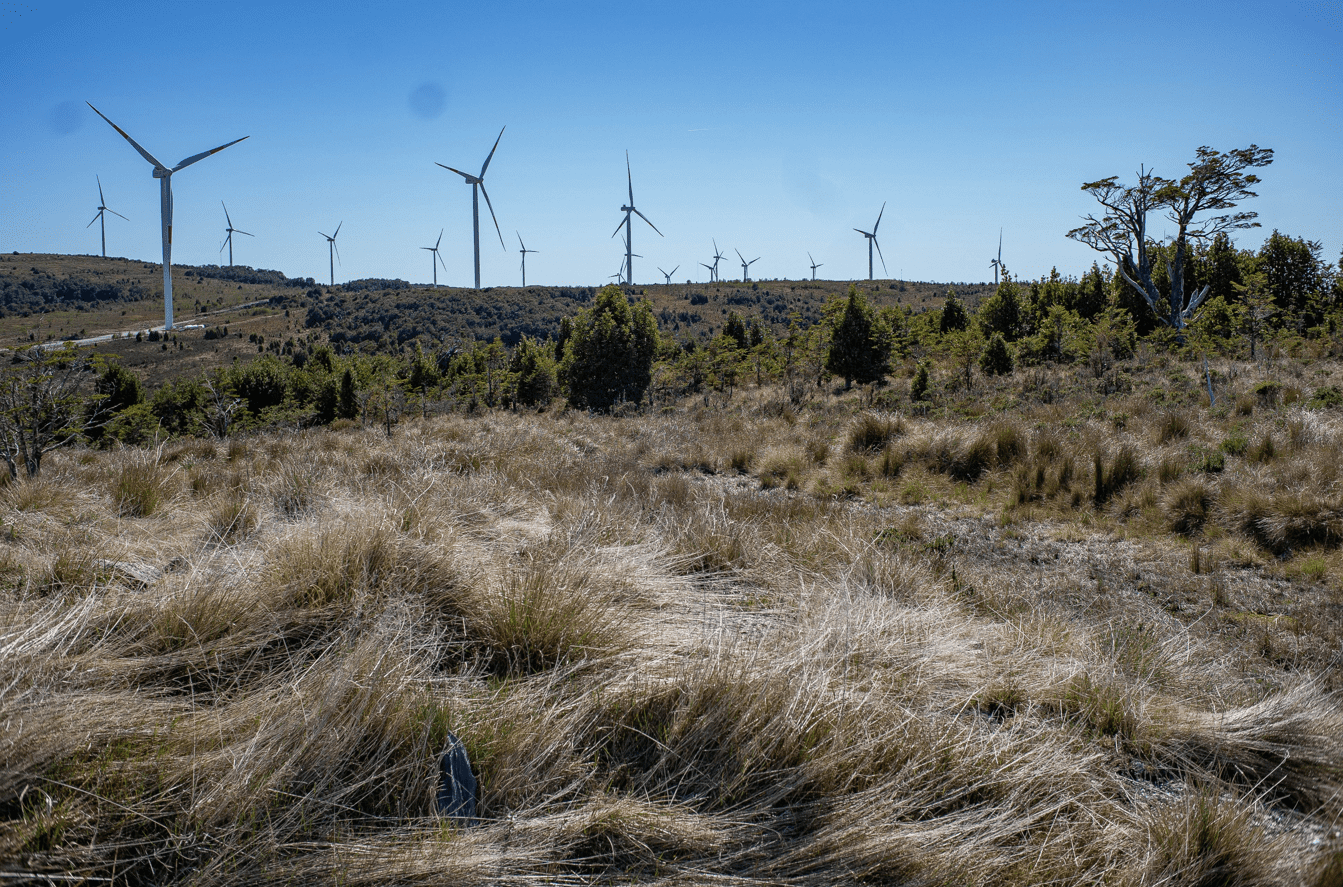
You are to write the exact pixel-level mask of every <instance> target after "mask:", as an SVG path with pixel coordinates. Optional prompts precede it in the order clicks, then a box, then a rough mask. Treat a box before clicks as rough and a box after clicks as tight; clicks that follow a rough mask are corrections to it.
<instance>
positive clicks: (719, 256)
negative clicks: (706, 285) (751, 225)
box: [710, 240, 727, 281]
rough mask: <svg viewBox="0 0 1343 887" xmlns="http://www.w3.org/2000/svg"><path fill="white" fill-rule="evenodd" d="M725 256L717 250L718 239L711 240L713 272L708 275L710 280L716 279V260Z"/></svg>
mask: <svg viewBox="0 0 1343 887" xmlns="http://www.w3.org/2000/svg"><path fill="white" fill-rule="evenodd" d="M726 258H727V256H725V255H723V254H722V253H721V252H719V251H718V241H717V240H715V241H714V242H713V269H712V270H713V274H712V275H711V277H710V279H711V280H714V281H716V280H718V262H719V260H720V259H726Z"/></svg>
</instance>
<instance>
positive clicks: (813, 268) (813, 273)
mask: <svg viewBox="0 0 1343 887" xmlns="http://www.w3.org/2000/svg"><path fill="white" fill-rule="evenodd" d="M807 258H808V259H811V279H812V280H815V279H816V269H817V268H820V267H821V266H823V265H824V264H825V262H817V261H816V260H815V259H812V258H811V253H807Z"/></svg>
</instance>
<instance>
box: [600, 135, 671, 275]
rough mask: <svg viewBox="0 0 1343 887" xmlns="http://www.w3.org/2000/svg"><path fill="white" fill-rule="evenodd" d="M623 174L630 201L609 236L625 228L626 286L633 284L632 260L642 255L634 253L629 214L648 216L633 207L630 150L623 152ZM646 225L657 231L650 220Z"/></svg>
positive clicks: (645, 218) (632, 177) (632, 230)
mask: <svg viewBox="0 0 1343 887" xmlns="http://www.w3.org/2000/svg"><path fill="white" fill-rule="evenodd" d="M625 176H626V178H627V179H628V181H629V186H630V202H629V204H628V205H627V206H622V207H621V208H620V211H621V212H623V213H624V214H625V220H624V221H623V222H621V223H620V224H619V225H616V230H615V231H613V232H611V236H612V237H615V236H616V235H617V234H619V233H620V229H621V228H624V229H625V283H626V285H627V286H634V260H635V259H642V258H643V256H636V255H635V254H634V226H633V225H631V224H630V214H631V213H633V214H634V215H637V216H638V217H639V218H641V219H643V220H644V221H645V222H648V216H646V215H644V214H643V213H641V212H639V211H638V210H637V209H635V208H634V174H633V173H632V172H630V152H628V151H626V152H625ZM648 227H650V228H652V229H653V230H654V231H658V226H657V225H654V224H653V223H652V222H648ZM661 236H662V232H661V231H658V237H661Z"/></svg>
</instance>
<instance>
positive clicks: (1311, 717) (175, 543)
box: [0, 370, 1343, 885]
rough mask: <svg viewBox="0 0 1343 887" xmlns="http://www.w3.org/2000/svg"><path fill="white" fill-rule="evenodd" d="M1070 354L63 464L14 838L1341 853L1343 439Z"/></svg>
mask: <svg viewBox="0 0 1343 887" xmlns="http://www.w3.org/2000/svg"><path fill="white" fill-rule="evenodd" d="M1046 375H1048V381H1049V384H1050V386H1052V387H1051V389H1050V390H1051V391H1055V392H1056V394H1052V395H1051V396H1050V397H1049V398H1034V399H1032V400H1031V401H1030V404H1029V405H1028V406H1021V407H1019V409H1017V410H1016V411H1014V412H1013V414H1011V415H1002V414H1001V413H1002V412H1003V411H998V413H999V414H995V415H992V416H986V417H985V418H982V419H977V420H967V419H966V418H964V417H963V416H962V415H959V414H955V413H951V412H946V405H945V404H942V405H940V406H939V405H938V404H936V403H934V404H932V405H931V406H930V407H929V409H927V410H924V411H922V412H921V413H913V412H912V411H911V413H909V414H908V416H909V417H908V418H899V419H897V418H893V416H895V414H894V413H884V412H883V413H877V412H871V411H869V410H867V409H864V410H859V409H858V404H857V403H856V402H855V400H856V396H851V397H854V398H855V400H845V399H842V398H840V399H824V400H817V401H816V402H810V403H803V404H801V405H797V406H792V405H790V406H789V408H788V410H787V411H784V410H781V409H778V408H777V404H775V403H773V402H771V401H769V400H768V399H767V398H766V397H765V396H764V395H763V394H762V395H761V396H760V398H759V400H760V402H759V403H758V404H754V405H749V406H731V405H729V406H728V407H726V408H716V409H714V410H706V409H703V408H701V407H699V406H696V405H683V406H682V407H681V408H678V409H676V410H672V411H669V412H667V413H666V414H664V415H659V416H657V417H646V416H645V417H640V416H634V417H631V418H599V417H592V416H585V415H577V414H572V413H559V414H541V415H530V416H520V415H512V414H486V415H483V416H475V417H460V416H458V417H442V418H431V419H428V420H408V421H404V422H403V423H402V424H401V425H400V426H399V427H398V429H397V430H396V433H395V435H394V437H392V438H391V439H388V438H387V437H386V435H385V434H384V433H383V432H382V431H381V430H380V429H370V430H360V429H357V428H351V429H346V430H337V431H327V432H312V431H306V432H300V433H293V434H289V435H273V436H265V435H262V436H258V437H255V438H249V439H248V441H247V444H246V445H245V446H244V445H237V446H234V445H230V446H229V447H228V448H227V450H225V449H224V448H223V447H221V446H216V445H215V444H208V443H199V442H197V443H184V444H173V445H168V446H165V447H164V448H163V450H162V451H161V452H159V451H144V452H141V453H136V452H130V451H121V452H105V453H75V452H66V453H56V454H53V455H52V456H51V457H49V465H48V467H45V468H44V475H43V478H42V479H41V480H40V481H35V482H22V483H17V484H13V485H10V486H9V487H6V488H5V489H3V490H0V579H2V581H0V762H3V763H2V764H0V872H4V873H5V875H6V876H8V875H11V874H12V875H16V876H18V875H22V876H23V877H28V878H31V879H33V880H36V881H39V882H41V881H42V880H43V879H44V878H45V879H48V880H50V879H55V878H57V877H58V876H59V878H61V879H69V878H75V879H78V878H84V879H88V880H89V881H96V880H98V879H104V880H114V881H117V882H128V883H154V884H170V883H172V884H176V883H188V882H189V883H192V884H213V883H219V884H225V883H227V884H270V883H277V882H281V883H292V882H297V881H312V882H342V883H350V884H385V883H403V884H437V883H449V882H450V883H461V884H477V883H478V884H486V883H489V884H496V883H520V884H521V883H561V884H580V883H631V884H632V883H659V884H662V883H666V884H672V883H676V884H690V883H715V884H743V885H744V884H758V883H784V884H789V885H811V884H816V885H820V884H832V883H841V882H842V883H856V882H857V883H891V884H904V883H914V884H952V883H956V884H961V883H970V884H996V885H1035V884H1045V883H1049V884H1076V885H1091V884H1101V883H1104V884H1151V885H1156V884H1283V885H1288V884H1296V883H1303V882H1305V881H1307V879H1312V878H1318V879H1325V880H1321V881H1320V883H1326V881H1327V879H1328V878H1330V877H1336V875H1331V874H1330V872H1336V871H1337V870H1338V865H1337V859H1338V858H1339V853H1340V845H1339V840H1340V839H1339V838H1338V836H1337V823H1338V822H1339V817H1340V815H1343V767H1340V763H1339V762H1340V761H1343V739H1340V737H1343V706H1340V704H1339V701H1338V696H1337V692H1338V691H1339V690H1340V688H1341V687H1343V685H1340V683H1339V680H1338V677H1337V674H1336V671H1337V668H1336V664H1335V659H1336V656H1337V650H1338V648H1339V647H1338V644H1339V643H1340V641H1343V617H1340V615H1339V611H1338V594H1339V593H1340V592H1343V588H1339V587H1338V586H1336V585H1331V584H1330V583H1331V581H1332V579H1331V576H1330V569H1331V565H1332V564H1335V563H1337V560H1338V556H1339V552H1338V550H1337V549H1338V548H1339V546H1340V544H1343V529H1340V527H1343V524H1340V519H1339V503H1338V502H1337V501H1336V500H1337V490H1338V487H1337V484H1338V481H1339V479H1340V474H1339V469H1338V467H1337V466H1335V465H1333V464H1331V462H1336V461H1337V460H1336V458H1333V456H1336V452H1337V449H1336V448H1337V445H1338V442H1339V440H1340V429H1339V428H1337V427H1336V423H1335V424H1330V422H1328V421H1322V420H1318V419H1315V418H1312V417H1311V416H1305V417H1303V418H1301V417H1298V418H1300V421H1299V422H1298V425H1296V426H1293V425H1290V424H1289V423H1286V422H1284V423H1282V424H1275V423H1279V420H1280V419H1283V415H1282V414H1283V411H1285V410H1293V409H1294V410H1298V411H1299V410H1301V409H1302V408H1301V407H1299V406H1289V405H1285V404H1284V401H1285V400H1286V398H1285V397H1283V396H1277V395H1275V396H1274V397H1273V398H1269V397H1268V396H1267V395H1266V394H1264V393H1263V392H1253V393H1247V394H1245V396H1244V397H1243V398H1242V400H1244V401H1246V402H1247V403H1248V405H1249V406H1250V409H1249V410H1248V411H1245V412H1241V411H1240V410H1238V409H1237V410H1229V409H1228V410H1226V411H1225V412H1224V413H1223V414H1217V415H1213V414H1209V413H1207V412H1206V411H1205V412H1199V411H1198V410H1184V411H1175V410H1173V409H1170V408H1165V407H1161V408H1157V407H1155V406H1153V405H1152V404H1150V403H1146V402H1144V400H1143V399H1142V398H1141V397H1139V396H1138V395H1120V396H1121V397H1127V398H1128V399H1127V400H1123V401H1116V402H1110V403H1108V404H1107V409H1105V410H1101V409H1098V408H1095V406H1094V404H1092V405H1090V406H1086V407H1085V408H1083V407H1082V406H1079V405H1078V404H1069V403H1066V402H1065V403H1060V399H1062V398H1065V397H1068V396H1073V395H1068V394H1067V392H1068V391H1070V390H1074V389H1078V390H1080V387H1079V386H1082V385H1084V384H1085V385H1086V386H1093V387H1094V384H1095V382H1094V380H1091V379H1090V378H1089V377H1086V378H1084V379H1082V380H1081V381H1077V380H1071V381H1070V380H1069V379H1068V378H1067V376H1066V374H1065V373H1064V372H1063V371H1062V370H1058V371H1052V372H1051V373H1049V374H1046ZM993 384H995V385H997V386H999V388H998V389H996V390H995V392H994V393H993V396H1001V397H1008V396H1016V394H1014V392H1017V391H1018V389H1019V387H1020V385H1019V382H1017V383H1013V382H1012V381H1011V380H1010V379H1004V380H999V381H995V382H994V383H993ZM1070 386H1073V387H1070ZM1086 390H1088V391H1089V390H1092V389H1091V388H1087V389H1086ZM1089 396H1090V395H1088V397H1089ZM1079 397H1080V395H1079ZM1233 402H1234V401H1233ZM1088 403H1090V402H1089V401H1088ZM968 407H969V404H968V402H967V408H968ZM939 410H943V411H944V412H942V413H939V412H938V411H939ZM1087 410H1090V412H1087ZM785 413H786V414H785ZM1121 413H1122V414H1123V415H1122V418H1121V417H1120V414H1121ZM1079 416H1081V417H1082V418H1077V417H1079ZM1176 416H1179V418H1178V419H1176V418H1174V417H1176ZM1289 418H1290V417H1289ZM1293 421H1295V420H1293ZM1298 426H1299V427H1298ZM1292 428H1296V430H1295V431H1293V430H1292ZM1268 434H1275V435H1276V436H1275V437H1274V440H1275V444H1274V446H1275V451H1274V455H1273V457H1272V458H1270V459H1266V460H1264V459H1261V460H1259V461H1254V460H1253V459H1252V458H1251V457H1252V454H1253V451H1254V449H1255V445H1254V442H1255V441H1260V440H1262V439H1264V436H1265V435H1268ZM1237 435H1239V438H1240V439H1243V440H1244V441H1246V444H1245V446H1244V447H1240V446H1231V447H1228V446H1225V445H1222V442H1223V441H1225V440H1229V439H1232V438H1233V437H1236V436H1237ZM1213 452H1215V453H1218V454H1221V455H1223V456H1224V459H1225V464H1224V466H1223V470H1221V471H1219V472H1215V473H1210V472H1207V471H1203V470H1199V469H1196V468H1194V467H1193V465H1192V462H1193V460H1194V459H1196V458H1202V455H1199V454H1203V455H1206V454H1207V453H1213ZM1331 454H1332V455H1331ZM1182 460H1183V462H1188V463H1190V464H1189V465H1186V466H1185V467H1182V468H1179V470H1177V469H1176V467H1165V468H1163V467H1162V466H1181V465H1182V464H1183V462H1182ZM153 491H158V493H157V498H153V495H151V493H152V492H153ZM1185 537H1187V538H1185ZM1191 545H1193V546H1196V547H1194V548H1192V549H1191V547H1190V546H1191ZM1191 551H1192V552H1193V554H1191ZM1191 564H1194V565H1196V566H1191ZM449 731H451V732H452V733H454V734H455V735H457V736H459V737H460V738H461V740H462V741H463V742H464V744H465V746H466V748H467V750H468V753H469V755H470V757H471V760H472V765H473V769H474V772H475V773H476V775H477V778H478V780H479V798H478V801H479V807H478V812H479V814H480V822H479V823H478V824H477V825H476V826H475V827H473V828H470V829H467V828H464V827H462V825H461V824H457V823H452V822H445V821H443V820H441V819H439V818H437V817H435V816H434V815H433V809H432V804H433V795H434V788H435V786H434V778H435V774H436V772H437V769H436V760H435V756H436V754H437V753H438V752H439V750H440V749H441V748H442V747H443V745H444V743H445V741H446V736H447V733H448V732H449ZM1331 866H1332V868H1331Z"/></svg>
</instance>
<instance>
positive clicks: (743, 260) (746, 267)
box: [736, 250, 760, 283]
mask: <svg viewBox="0 0 1343 887" xmlns="http://www.w3.org/2000/svg"><path fill="white" fill-rule="evenodd" d="M736 253H737V258H739V259H741V282H742V283H745V282H746V281H748V280H750V279H751V278H749V277H747V276H746V273H747V272H748V271H750V270H751V266H752V265H754V264H755V263H756V262H759V261H760V257H759V256H756V257H755V258H754V259H752V260H751V261H749V262H748V261H746V257H745V256H743V255H742V254H741V250H736Z"/></svg>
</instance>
